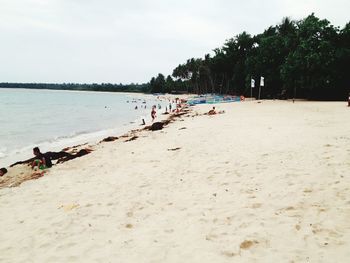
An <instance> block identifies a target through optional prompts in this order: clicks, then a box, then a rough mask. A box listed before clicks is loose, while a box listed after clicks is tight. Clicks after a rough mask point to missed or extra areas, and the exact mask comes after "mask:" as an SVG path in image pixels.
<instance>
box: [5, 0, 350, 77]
mask: <svg viewBox="0 0 350 263" xmlns="http://www.w3.org/2000/svg"><path fill="white" fill-rule="evenodd" d="M349 10H350V1H349V0H265V1H263V0H239V1H237V0H215V1H214V0H211V1H209V0H143V1H141V0H128V1H125V0H123V1H122V0H0V82H37V83H39V82H40V83H42V82H46V83H72V82H74V83H124V84H127V83H144V82H148V81H149V80H150V79H151V78H152V77H153V76H156V75H157V74H158V73H163V74H164V75H168V74H170V75H171V73H172V70H173V69H174V68H175V67H176V66H177V65H179V64H180V63H184V62H185V61H186V60H187V59H188V58H192V57H196V58H197V57H203V56H204V55H205V54H207V53H211V52H212V50H213V49H214V48H218V47H221V46H222V45H223V43H224V42H225V40H227V39H230V38H232V37H234V36H235V35H237V34H239V33H241V32H243V31H246V32H248V33H250V34H252V35H254V34H258V33H261V32H263V31H264V29H266V28H268V27H269V26H271V25H276V24H278V23H280V22H281V21H282V18H283V17H290V18H291V19H294V20H299V19H303V18H305V17H306V16H308V15H309V14H311V13H312V12H314V13H315V15H316V16H317V17H319V18H321V19H324V18H326V19H328V20H329V21H330V22H331V23H332V24H333V25H335V26H339V27H340V28H342V27H344V25H345V24H346V23H347V22H349V21H350V16H349V12H348V11H349Z"/></svg>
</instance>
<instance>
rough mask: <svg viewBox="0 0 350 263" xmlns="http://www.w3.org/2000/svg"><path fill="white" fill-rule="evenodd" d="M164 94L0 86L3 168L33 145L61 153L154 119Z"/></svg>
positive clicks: (25, 156) (163, 104) (27, 153)
mask: <svg viewBox="0 0 350 263" xmlns="http://www.w3.org/2000/svg"><path fill="white" fill-rule="evenodd" d="M168 103H169V102H168V101H167V100H165V99H160V98H159V96H154V95H146V94H137V93H135V94H133V93H116V92H114V93H113V92H90V91H63V90H34V89H14V88H10V89H7V88H0V167H4V166H9V165H10V164H12V163H14V162H16V161H20V160H26V159H29V158H31V157H32V148H33V147H35V146H38V147H40V149H41V151H42V152H47V151H60V150H61V149H63V148H65V147H70V146H73V145H77V144H82V143H96V142H98V141H99V140H101V139H103V138H105V137H107V136H118V135H122V134H124V133H126V132H127V131H129V130H131V129H134V128H140V125H141V123H142V119H143V118H144V119H145V121H146V123H150V121H151V116H150V112H151V107H152V105H157V108H158V107H159V106H160V107H161V109H159V110H158V115H159V114H160V112H159V111H165V110H164V109H165V107H166V105H168Z"/></svg>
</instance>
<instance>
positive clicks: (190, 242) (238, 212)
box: [0, 101, 350, 263]
mask: <svg viewBox="0 0 350 263" xmlns="http://www.w3.org/2000/svg"><path fill="white" fill-rule="evenodd" d="M210 107H211V106H210V105H202V106H199V107H196V108H194V110H193V112H192V113H191V115H195V113H196V112H199V113H203V112H206V111H208V110H209V109H210ZM217 108H218V110H225V111H226V113H225V114H220V115H216V116H203V115H201V116H195V117H183V118H181V119H180V120H178V121H176V122H175V123H172V124H170V125H169V126H167V127H166V128H165V129H163V130H161V131H156V132H150V131H148V132H141V133H140V134H138V136H139V138H137V139H136V140H133V141H130V142H125V139H119V140H117V141H114V142H106V143H102V144H100V145H98V146H96V147H95V149H96V150H95V151H94V152H93V153H91V154H89V155H87V156H85V157H82V158H79V159H75V160H73V161H71V162H67V163H64V164H60V165H57V166H55V167H53V168H52V169H51V170H50V171H49V172H48V173H47V174H45V175H44V176H43V177H41V178H39V179H37V180H30V181H27V182H24V183H23V184H22V185H20V186H19V187H13V188H3V189H0V218H1V220H0V229H1V230H0V262H26V263H27V262H349V260H350V219H349V218H350V191H349V190H350V172H349V171H350V122H349V115H350V109H349V108H347V107H346V106H345V103H338V102H297V103H294V104H293V103H291V102H286V101H263V102H262V103H257V102H242V103H231V104H220V105H217ZM6 176H8V175H6Z"/></svg>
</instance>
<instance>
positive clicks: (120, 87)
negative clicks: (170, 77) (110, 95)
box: [0, 82, 150, 93]
mask: <svg viewBox="0 0 350 263" xmlns="http://www.w3.org/2000/svg"><path fill="white" fill-rule="evenodd" d="M0 88H23V89H49V90H50V89H51V90H84V91H108V92H143V93H145V92H149V91H150V85H149V83H145V84H133V83H132V84H121V83H120V84H111V83H102V84H97V83H93V84H77V83H63V84H54V83H8V82H3V83H0Z"/></svg>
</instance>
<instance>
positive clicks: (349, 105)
mask: <svg viewBox="0 0 350 263" xmlns="http://www.w3.org/2000/svg"><path fill="white" fill-rule="evenodd" d="M348 107H350V92H349V96H348Z"/></svg>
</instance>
